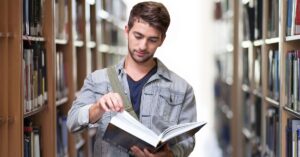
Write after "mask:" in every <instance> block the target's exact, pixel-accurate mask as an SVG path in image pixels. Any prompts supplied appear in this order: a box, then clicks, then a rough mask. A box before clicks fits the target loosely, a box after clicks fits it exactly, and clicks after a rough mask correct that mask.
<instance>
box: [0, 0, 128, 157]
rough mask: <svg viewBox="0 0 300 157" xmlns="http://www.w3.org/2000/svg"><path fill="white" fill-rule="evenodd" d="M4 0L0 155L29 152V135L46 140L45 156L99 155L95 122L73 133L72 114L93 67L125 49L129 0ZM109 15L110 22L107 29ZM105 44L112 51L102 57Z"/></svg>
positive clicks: (41, 145) (40, 146)
mask: <svg viewBox="0 0 300 157" xmlns="http://www.w3.org/2000/svg"><path fill="white" fill-rule="evenodd" d="M1 4H2V5H1V6H0V18H1V20H0V49H1V51H0V73H1V77H0V86H1V89H0V139H1V142H0V156H27V155H28V154H27V153H29V152H28V151H29V150H27V149H29V146H30V144H31V143H30V142H32V143H35V144H37V143H39V144H37V145H38V147H34V151H33V153H38V154H40V155H41V156H45V157H47V156H49V157H53V156H64V157H67V156H72V157H73V156H74V157H75V156H85V157H89V156H92V152H93V148H92V145H93V141H94V139H95V133H96V130H95V129H86V130H83V131H82V132H78V133H68V132H66V127H65V121H66V116H67V113H68V110H69V108H70V107H71V105H72V101H73V100H74V99H75V98H76V93H77V92H78V91H79V90H80V88H81V86H82V84H83V81H84V79H85V77H86V75H87V74H88V73H90V72H92V71H94V70H96V69H99V68H103V67H106V66H107V65H108V64H104V63H112V61H114V60H116V59H117V58H118V57H120V56H123V55H124V53H120V52H119V50H122V51H123V50H124V49H123V48H124V45H125V43H124V41H123V40H124V39H121V38H123V36H122V34H123V29H124V28H125V20H126V19H125V18H124V17H122V16H123V15H124V16H125V15H126V14H127V12H126V4H125V3H124V2H123V0H116V1H113V2H111V1H110V0H89V1H85V0H32V1H29V0H10V1H9V0H4V1H2V3H1ZM103 12H105V13H106V15H107V16H108V17H109V19H107V18H104V17H103V15H101V13H103ZM119 12H121V13H119ZM121 15H122V16H121ZM105 21H106V22H108V23H109V24H108V25H107V26H105V29H106V30H103V28H104V26H103V25H104V24H103V23H104V22H105ZM108 31H109V32H108ZM105 33H107V34H105ZM104 34H105V35H107V36H104ZM107 38H109V39H107ZM104 41H108V42H104ZM104 46H107V47H109V54H110V55H111V57H110V58H105V57H103V56H105V55H106V52H104V51H102V50H103V49H101V48H100V47H104ZM107 59H109V60H107ZM66 135H67V136H66ZM62 136H64V137H66V138H62ZM31 138H33V139H34V140H32V139H31ZM24 150H25V151H24Z"/></svg>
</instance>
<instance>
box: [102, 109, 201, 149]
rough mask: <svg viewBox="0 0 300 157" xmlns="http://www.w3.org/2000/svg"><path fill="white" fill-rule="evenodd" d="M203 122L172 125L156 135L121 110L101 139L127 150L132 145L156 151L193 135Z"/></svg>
mask: <svg viewBox="0 0 300 157" xmlns="http://www.w3.org/2000/svg"><path fill="white" fill-rule="evenodd" d="M205 124H206V123H205V122H193V123H185V124H179V125H174V126H171V127H169V128H167V129H166V130H165V131H163V132H162V133H161V134H160V135H157V134H156V133H154V132H153V131H152V130H150V129H149V128H147V127H146V126H144V125H143V124H142V123H140V122H139V121H137V120H136V119H134V118H133V117H132V116H131V115H130V114H129V113H128V112H126V111H123V112H120V113H117V114H116V115H115V116H114V117H113V118H112V119H111V121H110V123H109V125H108V127H107V129H106V131H105V133H104V135H103V140H105V141H107V142H109V143H111V144H113V145H115V146H117V147H119V148H121V149H123V150H124V151H127V152H129V151H130V148H131V147H132V146H134V145H135V146H138V147H139V148H141V149H143V148H147V149H148V150H149V151H151V152H156V151H158V150H159V149H160V148H162V146H163V145H164V144H165V143H168V144H170V145H173V144H175V143H177V142H180V141H181V140H184V139H186V138H187V137H190V136H193V135H194V134H195V133H196V132H198V131H199V130H200V129H201V128H202V127H203V126H204V125H205Z"/></svg>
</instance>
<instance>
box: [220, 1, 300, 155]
mask: <svg viewBox="0 0 300 157" xmlns="http://www.w3.org/2000/svg"><path fill="white" fill-rule="evenodd" d="M224 2H226V1H224ZM228 2H230V3H232V4H233V5H232V6H235V7H232V8H231V10H232V12H233V17H239V18H233V19H232V21H231V24H234V25H235V26H233V27H236V29H233V31H232V33H233V34H234V35H233V38H231V40H230V41H232V44H233V47H234V48H233V60H232V64H233V67H238V68H237V69H236V70H235V69H233V76H234V77H233V82H232V85H233V87H234V85H235V87H234V88H232V89H230V90H228V92H231V93H232V95H233V97H232V99H231V102H232V103H231V110H232V114H233V117H238V118H243V119H251V118H253V117H252V116H253V115H255V117H254V118H256V119H257V120H256V121H257V122H260V123H259V124H258V123H250V124H251V125H250V126H251V127H250V128H249V127H248V126H249V124H248V122H247V121H245V120H244V121H237V120H236V121H235V122H236V123H234V124H233V125H231V128H230V130H231V134H232V135H233V136H231V138H230V141H231V145H232V152H231V155H232V156H234V157H239V156H287V154H288V153H291V152H289V150H288V149H287V143H291V142H292V141H289V139H288V138H287V127H288V123H289V122H288V121H289V119H296V120H299V119H300V118H299V110H298V109H294V107H293V106H295V105H294V104H291V103H290V102H291V100H290V99H291V98H290V97H291V94H292V93H294V92H299V91H295V90H294V89H293V87H291V86H290V85H289V80H290V81H297V80H298V79H299V78H295V79H294V78H293V79H292V80H291V75H292V74H291V73H290V70H291V69H290V63H289V62H290V60H289V58H288V53H291V52H290V51H293V50H299V49H300V46H299V45H300V38H299V35H296V34H293V31H291V32H289V30H288V27H289V26H288V25H287V22H288V19H289V17H288V16H289V14H288V13H287V12H288V10H289V8H288V0H284V1H276V0H266V1H264V0H253V1H234V0H228ZM295 2H296V1H295ZM249 3H251V4H249ZM252 4H254V5H252ZM259 7H261V11H260V9H259ZM252 11H253V12H252ZM245 12H247V14H246V13H245ZM253 13H255V14H253ZM255 15H258V16H257V17H255ZM251 16H254V18H252V17H251ZM279 19H280V20H279ZM226 20H228V19H226ZM245 21H247V22H245ZM258 23H261V24H262V27H261V30H258V29H259V28H258V27H257V26H258V25H259V24H258ZM252 24H253V25H252ZM251 27H254V28H251ZM238 28H241V29H239V31H234V30H238ZM245 30H246V31H245ZM254 30H255V31H254ZM257 30H258V31H257ZM257 32H260V33H261V34H260V35H257V34H255V33H257ZM251 33H254V34H251ZM288 33H291V35H290V34H289V35H288ZM239 37H240V38H239ZM245 52H247V53H249V54H253V55H252V57H248V59H249V60H248V61H247V62H245V61H244V60H243V58H244V55H247V54H246V53H245ZM258 55H260V57H261V58H260V59H261V62H260V64H258V67H259V68H261V70H257V69H256V61H255V59H256V58H257V56H258ZM250 56H251V55H250ZM217 57H219V56H217ZM244 62H245V63H248V62H249V63H253V64H252V66H248V65H245V64H241V63H244ZM240 65H241V66H240ZM245 67H246V68H248V69H246V70H247V71H249V75H248V77H249V80H250V83H249V84H247V86H245V84H243V83H242V82H243V79H244V78H243V77H240V76H247V75H243V74H244V73H245V71H244V70H245V69H244V68H245ZM298 68H299V67H298ZM257 77H258V78H257ZM258 79H259V80H260V81H259V84H258V82H257V80H258ZM298 82H299V81H298ZM298 86H299V85H298ZM246 87H247V88H246ZM297 88H298V87H297ZM296 90H298V89H296ZM249 91H250V92H249ZM238 92H241V93H243V94H248V95H249V94H250V96H248V97H245V96H241V95H239V94H238ZM289 93H290V94H289ZM257 100H259V101H261V103H258V105H255V104H256V103H257V102H256V101H257ZM249 101H250V104H254V107H255V110H256V111H255V112H254V113H252V112H253V111H251V110H248V107H249V106H251V105H247V104H249ZM295 101H296V100H295ZM291 106H292V107H291ZM259 112H261V113H259ZM232 121H234V119H233V120H232ZM270 130H272V131H270ZM255 131H256V132H255ZM274 132H276V133H277V134H274ZM233 133H235V134H233ZM257 133H260V136H257ZM240 134H242V135H243V136H244V137H245V138H244V139H243V138H240ZM252 137H255V138H256V139H257V140H258V141H259V142H258V143H257V142H251V140H249V139H251V138H252ZM270 141H273V144H271V143H270ZM241 143H243V144H241ZM274 143H275V145H274ZM258 148H259V149H258Z"/></svg>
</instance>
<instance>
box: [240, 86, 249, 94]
mask: <svg viewBox="0 0 300 157" xmlns="http://www.w3.org/2000/svg"><path fill="white" fill-rule="evenodd" d="M242 90H243V91H244V92H248V93H249V92H250V87H249V85H247V84H243V85H242Z"/></svg>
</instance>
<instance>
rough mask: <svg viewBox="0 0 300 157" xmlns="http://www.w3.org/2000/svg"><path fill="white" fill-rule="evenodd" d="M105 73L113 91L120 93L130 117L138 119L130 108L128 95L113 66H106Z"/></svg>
mask: <svg viewBox="0 0 300 157" xmlns="http://www.w3.org/2000/svg"><path fill="white" fill-rule="evenodd" d="M107 74H108V78H109V81H110V84H111V87H112V90H113V91H114V92H116V93H119V94H120V96H121V98H122V100H123V104H124V107H125V110H126V111H127V112H128V113H129V114H131V116H132V117H134V118H135V119H137V120H138V117H137V115H136V113H135V112H134V110H133V108H132V104H131V101H129V99H128V97H127V96H126V95H125V93H124V89H123V88H122V86H121V83H120V81H119V79H118V75H117V72H116V69H115V67H114V66H111V67H108V68H107Z"/></svg>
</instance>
